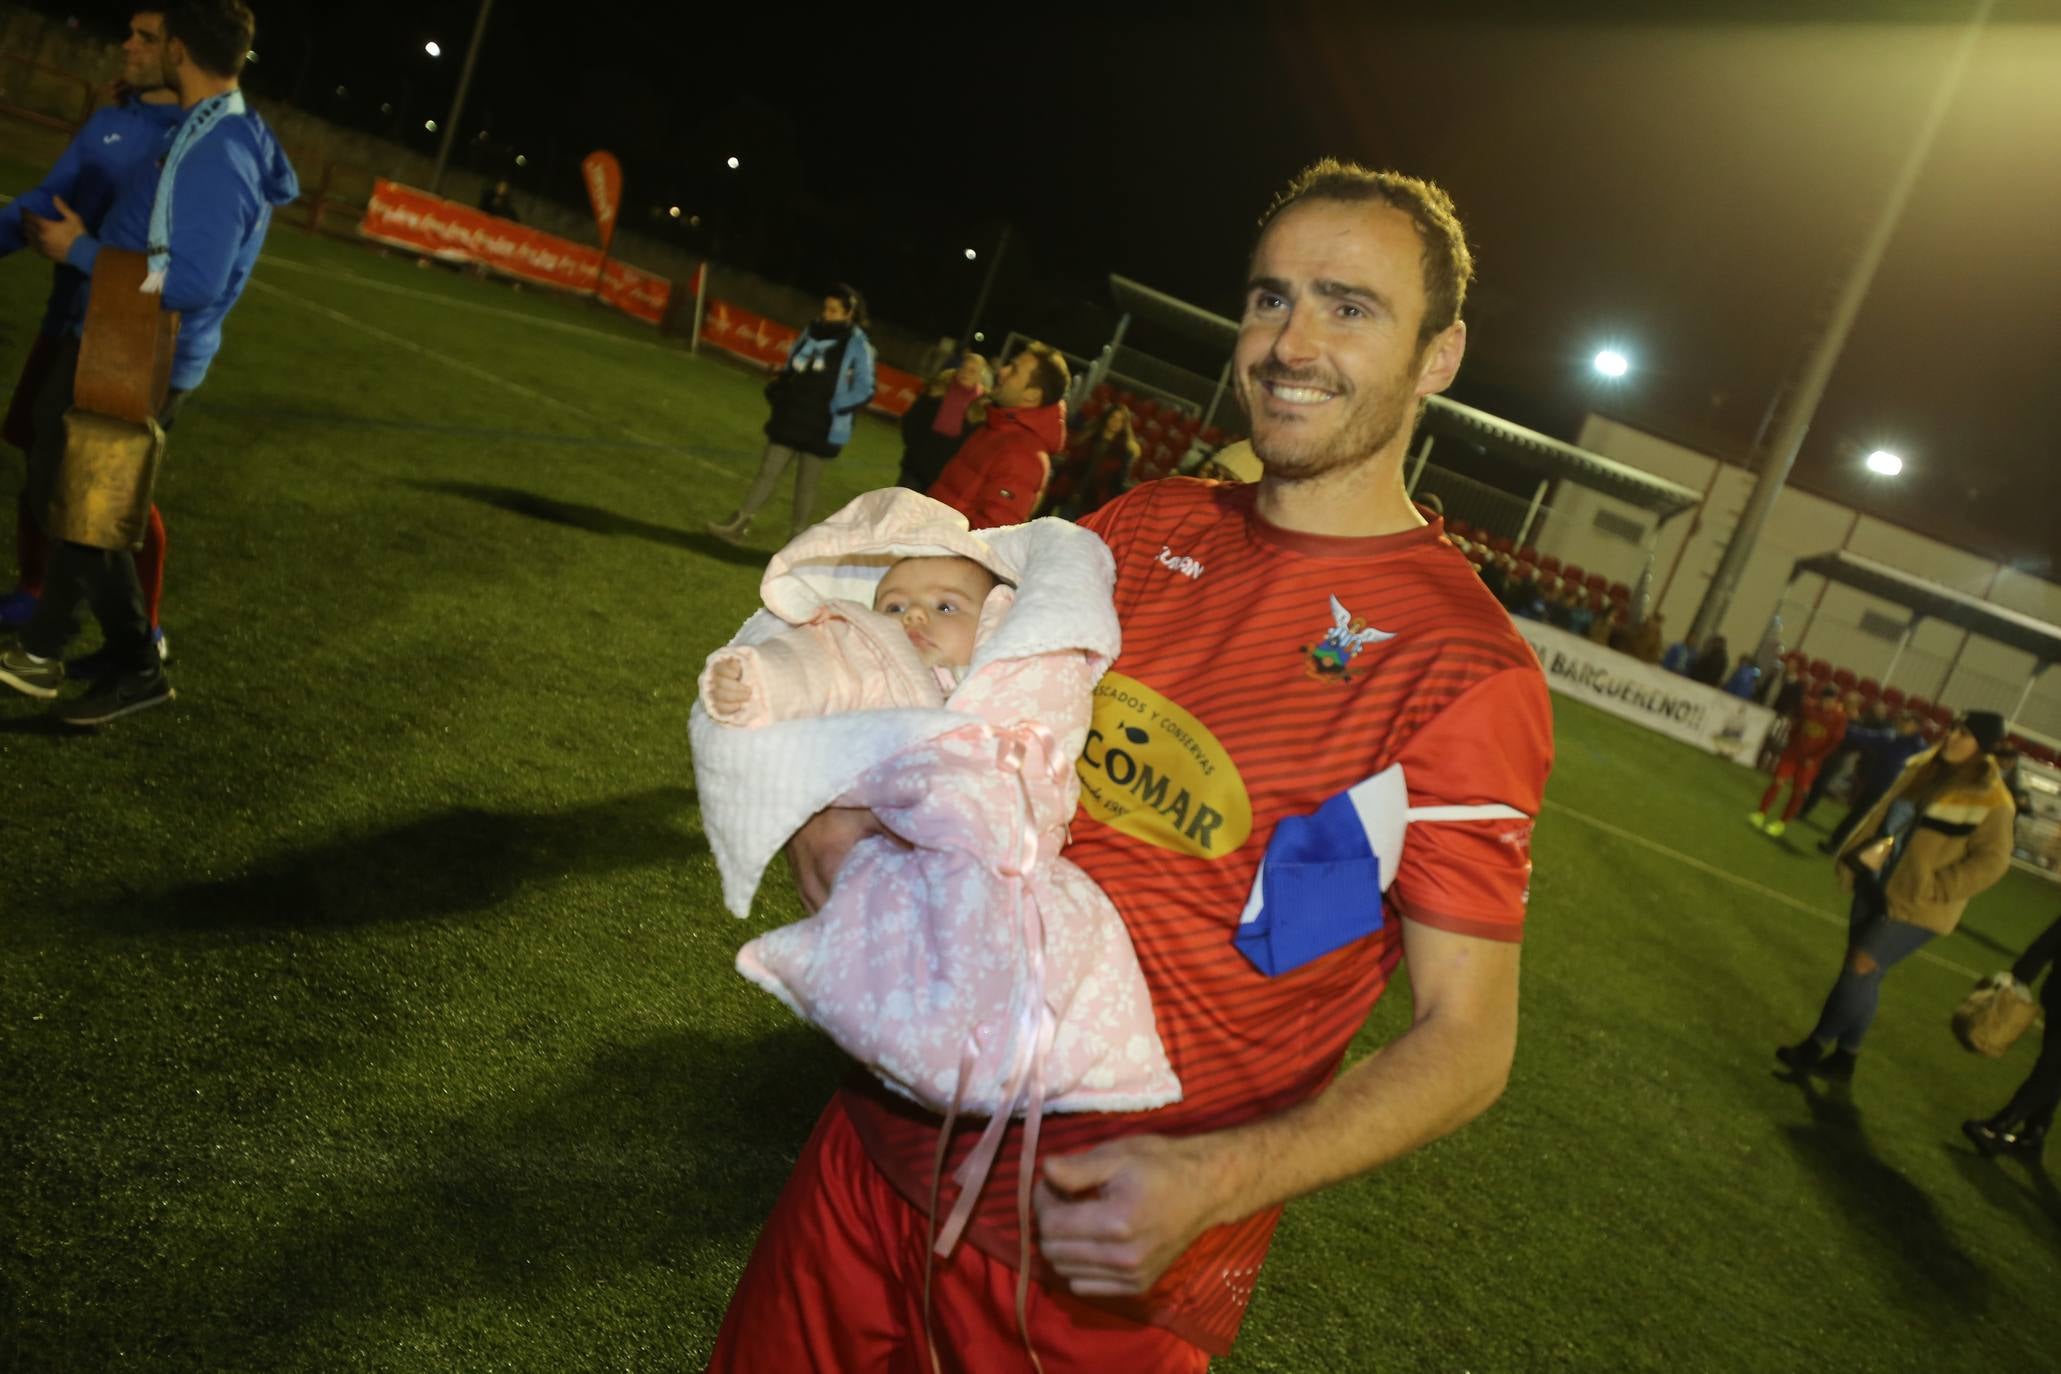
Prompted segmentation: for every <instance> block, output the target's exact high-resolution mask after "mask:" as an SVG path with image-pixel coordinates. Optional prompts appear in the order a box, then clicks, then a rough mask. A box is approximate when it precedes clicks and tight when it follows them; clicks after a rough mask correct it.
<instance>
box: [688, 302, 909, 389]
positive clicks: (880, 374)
mask: <svg viewBox="0 0 2061 1374" xmlns="http://www.w3.org/2000/svg"><path fill="white" fill-rule="evenodd" d="M800 333H801V331H800V330H799V329H794V328H790V327H789V326H787V325H784V324H781V323H779V322H778V321H777V320H769V319H767V318H766V317H765V316H763V315H755V314H753V313H752V312H751V311H749V310H742V309H739V308H738V307H737V306H734V305H732V304H730V303H729V302H728V301H719V300H711V301H709V303H708V311H707V314H706V315H705V316H704V317H703V319H702V322H701V341H702V342H703V343H705V344H713V345H714V346H715V347H717V348H720V349H722V350H723V351H724V352H725V353H730V354H734V355H736V356H737V357H739V358H744V359H748V360H749V361H751V362H754V363H757V364H758V365H759V366H760V367H763V368H765V369H766V370H767V371H771V370H773V369H774V368H777V367H779V366H780V365H781V364H782V363H784V362H786V361H787V350H788V349H789V348H791V347H793V346H794V341H795V339H796V338H797V337H798V336H799V335H800ZM873 377H874V391H873V404H872V405H870V406H868V407H867V409H869V410H877V411H879V412H880V413H881V414H883V415H897V416H899V415H901V414H903V413H905V412H906V411H907V410H908V409H909V407H910V406H912V405H914V404H916V398H917V397H918V396H920V395H922V394H923V379H922V378H921V377H918V376H917V375H916V374H915V373H913V372H904V371H902V370H901V369H900V368H898V367H889V366H888V365H887V364H885V363H882V362H879V361H877V360H876V361H875V362H874V365H873Z"/></svg>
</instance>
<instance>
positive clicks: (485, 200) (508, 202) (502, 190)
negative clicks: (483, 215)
mask: <svg viewBox="0 0 2061 1374" xmlns="http://www.w3.org/2000/svg"><path fill="white" fill-rule="evenodd" d="M479 208H480V209H482V210H484V211H486V212H487V213H488V214H490V215H495V216H498V217H500V218H501V219H506V220H514V221H516V222H517V223H521V222H522V216H521V215H518V214H516V213H515V197H514V196H513V195H510V194H509V191H508V183H507V182H506V181H505V180H503V181H497V182H495V183H494V184H493V185H492V186H489V187H488V188H487V190H486V193H485V194H484V195H482V196H481V197H480V198H479Z"/></svg>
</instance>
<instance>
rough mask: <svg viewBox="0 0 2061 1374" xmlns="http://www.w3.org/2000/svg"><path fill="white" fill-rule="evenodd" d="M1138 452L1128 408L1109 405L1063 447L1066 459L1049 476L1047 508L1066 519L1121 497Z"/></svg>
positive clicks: (1083, 513)
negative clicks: (1049, 486)
mask: <svg viewBox="0 0 2061 1374" xmlns="http://www.w3.org/2000/svg"><path fill="white" fill-rule="evenodd" d="M1139 452H1140V447H1139V444H1138V436H1137V434H1136V432H1135V431H1134V429H1133V421H1132V418H1131V412H1130V408H1129V407H1128V406H1111V407H1110V408H1109V409H1107V410H1105V411H1103V412H1102V414H1101V415H1100V416H1099V417H1098V418H1097V419H1096V420H1095V422H1094V423H1093V424H1091V425H1090V426H1088V428H1086V429H1084V430H1082V431H1081V432H1080V433H1079V434H1077V435H1075V436H1074V437H1073V439H1072V441H1071V442H1070V443H1068V444H1067V447H1066V459H1065V461H1064V462H1063V463H1061V464H1060V470H1059V471H1058V472H1055V473H1054V474H1053V476H1052V490H1051V491H1050V493H1049V495H1048V500H1049V504H1050V506H1051V507H1052V509H1053V510H1055V511H1056V512H1058V513H1059V514H1060V515H1063V516H1065V517H1066V518H1067V519H1069V520H1078V519H1080V518H1081V517H1082V516H1084V515H1092V514H1094V513H1095V512H1096V511H1098V510H1100V509H1102V507H1104V506H1106V505H1108V504H1109V503H1110V502H1111V501H1114V500H1115V499H1116V498H1117V497H1118V496H1120V495H1122V494H1123V489H1124V479H1125V477H1126V476H1128V475H1129V473H1130V471H1131V465H1132V464H1133V463H1135V462H1137V461H1138V454H1139Z"/></svg>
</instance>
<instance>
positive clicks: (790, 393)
mask: <svg viewBox="0 0 2061 1374" xmlns="http://www.w3.org/2000/svg"><path fill="white" fill-rule="evenodd" d="M865 326H866V301H865V298H864V297H863V296H861V295H860V294H859V293H858V292H857V291H855V290H853V289H852V288H851V287H849V286H843V285H838V286H833V287H831V288H830V290H829V291H828V292H827V293H826V294H825V295H824V297H823V312H822V313H821V314H820V315H818V316H817V317H816V318H815V319H813V320H811V321H809V327H808V328H807V329H804V330H803V331H802V332H801V336H800V337H799V338H797V339H796V340H795V341H794V346H793V347H792V348H790V349H788V350H787V362H786V364H785V365H783V366H782V367H781V369H780V371H779V372H778V373H777V374H776V375H775V376H774V378H773V380H772V382H770V383H769V384H768V385H767V387H766V399H767V400H768V401H770V402H771V403H772V406H773V412H772V414H771V415H770V416H769V417H767V420H766V455H765V457H764V458H763V459H761V460H760V462H759V475H758V477H757V479H756V480H754V481H753V482H752V484H751V490H750V491H749V492H747V493H746V494H745V497H744V502H743V504H742V505H740V506H738V507H737V509H736V510H735V511H733V512H731V515H730V518H729V519H728V520H725V521H723V522H721V523H720V524H712V525H710V526H709V527H708V530H709V533H710V534H713V535H715V536H716V537H717V538H719V539H727V540H730V541H731V542H733V543H734V542H736V541H738V540H740V539H742V538H743V537H744V534H745V531H746V530H748V529H750V528H751V518H752V517H753V516H754V515H756V514H758V512H759V507H761V506H763V505H765V504H766V502H767V501H768V500H769V499H771V497H772V495H773V488H774V487H775V486H776V485H777V484H778V483H779V481H780V477H781V474H783V473H784V472H786V471H787V465H788V464H789V463H793V464H794V469H795V471H794V523H793V525H792V526H791V527H790V528H789V530H788V537H789V538H792V537H793V536H795V535H797V534H799V533H801V532H802V531H803V530H804V529H806V528H808V526H809V523H810V519H811V517H812V515H813V514H814V510H815V505H816V478H817V476H818V475H819V474H820V473H821V472H822V470H823V465H824V464H826V463H828V462H829V461H830V460H831V459H832V458H835V457H836V456H837V455H838V453H839V452H840V451H841V450H842V449H843V448H844V446H845V444H847V443H848V442H850V440H851V437H852V417H853V416H854V415H856V414H858V413H859V412H860V411H861V410H864V409H865V408H866V403H867V402H868V401H870V400H872V399H873V345H872V343H871V342H870V341H869V340H868V339H867V338H866V327H865Z"/></svg>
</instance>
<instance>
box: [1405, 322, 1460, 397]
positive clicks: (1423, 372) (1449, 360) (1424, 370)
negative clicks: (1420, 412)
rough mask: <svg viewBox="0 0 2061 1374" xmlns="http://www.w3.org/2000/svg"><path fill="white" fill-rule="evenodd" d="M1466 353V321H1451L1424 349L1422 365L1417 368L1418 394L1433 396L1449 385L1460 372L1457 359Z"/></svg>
mask: <svg viewBox="0 0 2061 1374" xmlns="http://www.w3.org/2000/svg"><path fill="white" fill-rule="evenodd" d="M1466 356H1467V321H1465V320H1454V321H1453V322H1452V323H1451V324H1449V325H1447V326H1446V327H1445V328H1444V329H1443V330H1442V331H1440V333H1439V335H1438V337H1437V338H1435V339H1433V340H1432V341H1431V346H1430V347H1428V348H1426V349H1425V350H1424V364H1423V366H1422V367H1420V368H1419V369H1418V371H1417V394H1418V395H1419V396H1433V395H1436V394H1437V393H1439V392H1441V391H1444V390H1445V389H1446V388H1447V387H1449V386H1451V385H1452V384H1453V378H1454V377H1456V376H1458V375H1459V374H1460V360H1461V359H1462V358H1464V357H1466Z"/></svg>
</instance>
